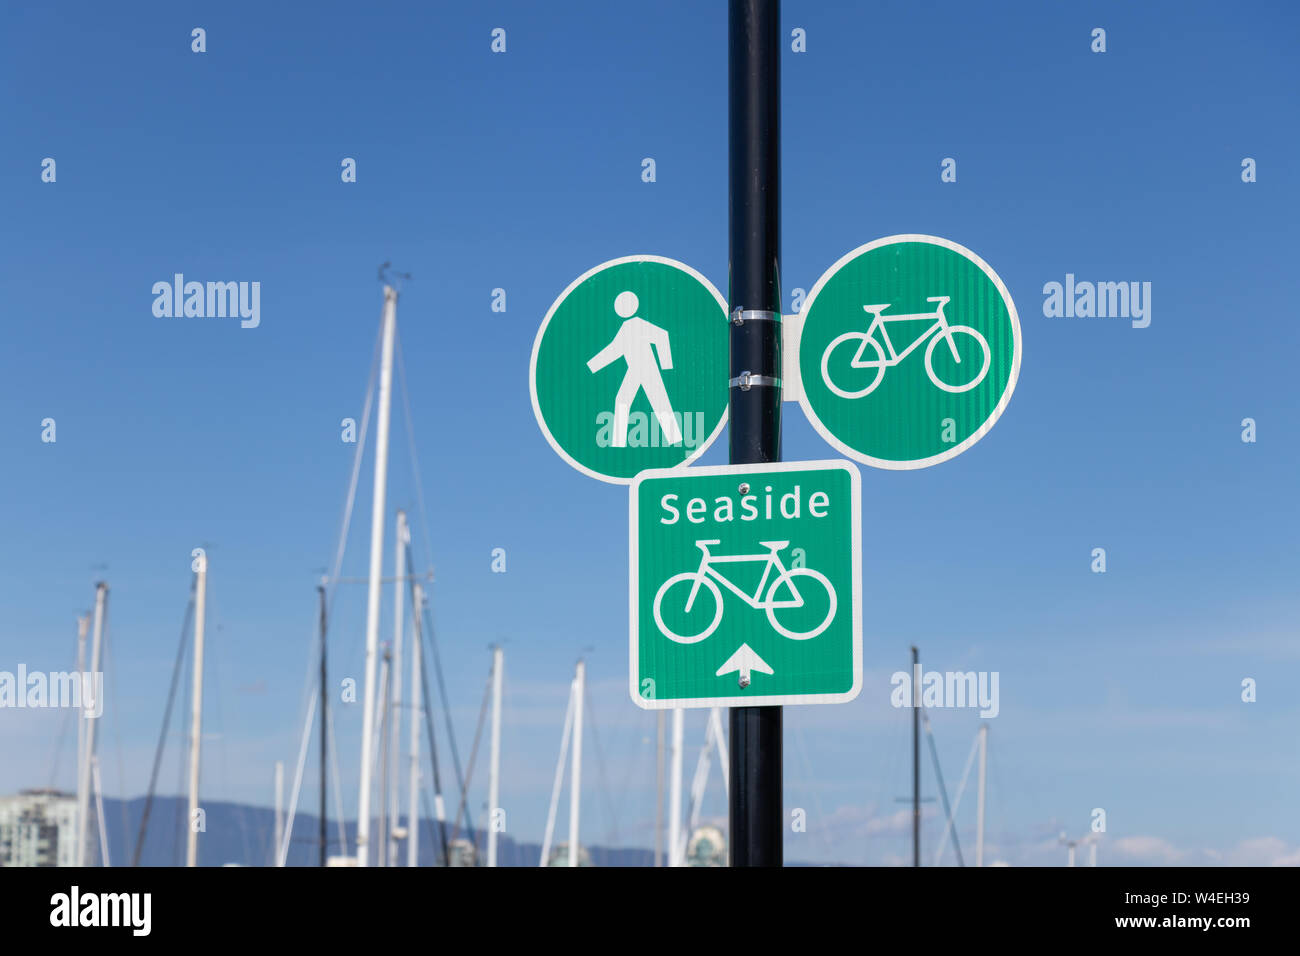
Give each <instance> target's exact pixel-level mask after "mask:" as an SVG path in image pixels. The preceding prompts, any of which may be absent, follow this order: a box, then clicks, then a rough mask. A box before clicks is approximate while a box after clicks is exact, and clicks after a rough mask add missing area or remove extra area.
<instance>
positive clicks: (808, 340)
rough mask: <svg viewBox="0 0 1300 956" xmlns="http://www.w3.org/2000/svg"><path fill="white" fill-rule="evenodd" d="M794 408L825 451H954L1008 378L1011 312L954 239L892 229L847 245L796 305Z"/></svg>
mask: <svg viewBox="0 0 1300 956" xmlns="http://www.w3.org/2000/svg"><path fill="white" fill-rule="evenodd" d="M803 312H804V322H803V333H802V337H801V339H800V342H799V373H800V376H801V378H802V380H803V395H802V397H801V398H800V404H801V405H802V406H803V410H804V413H805V414H806V415H807V416H808V420H809V421H810V422H812V424H813V427H814V428H816V429H817V431H818V432H819V433H820V434H821V436H822V437H823V438H825V439H826V440H827V441H828V442H830V443H831V444H832V445H833V446H834V447H835V448H837V449H838V450H839V451H841V452H843V453H844V454H845V455H848V456H849V457H851V458H855V459H857V460H858V461H861V462H863V463H865V464H868V465H873V466H875V467H876V468H889V469H895V470H906V469H912V468H925V467H928V466H930V465H937V464H938V463H939V462H941V461H947V460H948V459H949V458H952V457H953V456H955V455H959V454H961V453H962V452H963V451H965V450H966V449H967V448H970V447H971V446H972V445H974V444H975V443H976V442H977V441H979V440H980V439H981V438H983V437H984V435H986V434H987V433H988V431H989V429H991V428H992V427H993V424H994V423H995V422H996V421H997V420H998V417H999V416H1000V415H1001V414H1002V412H1003V410H1004V409H1005V408H1006V407H1007V403H1008V402H1009V401H1010V400H1011V393H1012V392H1013V391H1014V390H1015V387H1016V379H1017V378H1018V377H1019V374H1020V350H1021V346H1020V319H1019V318H1018V317H1017V315H1016V307H1015V303H1013V302H1012V301H1011V294H1010V293H1009V292H1008V291H1007V287H1006V285H1005V284H1004V283H1003V281H1002V280H1001V279H1000V278H999V277H998V274H997V273H996V272H994V271H993V269H992V268H990V267H989V264H988V263H986V262H985V261H984V260H983V259H981V258H980V257H979V256H977V255H976V254H975V253H973V252H971V251H970V250H969V249H967V248H965V247H964V246H960V245H958V244H957V243H955V242H951V241H949V240H947V239H940V238H938V237H936V236H921V235H904V236H889V237H887V238H885V239H877V240H875V241H874V242H869V243H867V244H866V245H864V246H859V247H858V248H857V249H854V250H853V251H852V252H850V253H849V254H848V255H846V256H844V257H843V258H842V259H840V260H839V262H837V263H835V265H833V266H831V267H830V269H828V270H827V271H826V273H825V275H823V276H822V277H821V278H820V279H818V280H817V284H816V285H815V286H814V287H813V290H812V293H811V294H810V295H809V296H808V299H807V301H806V303H805V305H804V309H803Z"/></svg>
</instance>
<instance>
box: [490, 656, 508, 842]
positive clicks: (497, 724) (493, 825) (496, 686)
mask: <svg viewBox="0 0 1300 956" xmlns="http://www.w3.org/2000/svg"><path fill="white" fill-rule="evenodd" d="M504 664H505V651H504V650H502V649H501V647H499V646H497V647H494V648H492V757H491V764H490V765H489V767H488V833H487V865H488V866H496V865H497V821H496V816H497V807H498V806H500V803H501V668H502V667H503V666H504Z"/></svg>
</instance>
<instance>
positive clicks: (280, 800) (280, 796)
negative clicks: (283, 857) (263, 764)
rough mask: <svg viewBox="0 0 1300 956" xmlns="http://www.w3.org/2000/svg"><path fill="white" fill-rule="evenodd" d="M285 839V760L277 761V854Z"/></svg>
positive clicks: (277, 855)
mask: <svg viewBox="0 0 1300 956" xmlns="http://www.w3.org/2000/svg"><path fill="white" fill-rule="evenodd" d="M283 839H284V761H283V760H277V761H276V762H275V855H276V857H279V855H280V843H281V841H282V840H283Z"/></svg>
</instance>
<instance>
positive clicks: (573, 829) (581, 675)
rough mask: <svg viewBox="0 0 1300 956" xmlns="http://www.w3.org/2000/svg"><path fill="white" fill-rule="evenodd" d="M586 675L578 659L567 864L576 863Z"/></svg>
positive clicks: (575, 684) (574, 693)
mask: <svg viewBox="0 0 1300 956" xmlns="http://www.w3.org/2000/svg"><path fill="white" fill-rule="evenodd" d="M586 677H587V663H586V661H578V671H577V674H576V675H575V676H574V678H573V764H572V765H571V767H570V770H571V772H572V777H571V779H570V780H569V866H577V865H578V849H579V847H580V846H581V844H580V843H579V842H578V823H579V815H578V810H579V808H580V807H581V796H582V699H583V697H584V696H585V694H584V685H585V684H586Z"/></svg>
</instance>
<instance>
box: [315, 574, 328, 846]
mask: <svg viewBox="0 0 1300 956" xmlns="http://www.w3.org/2000/svg"><path fill="white" fill-rule="evenodd" d="M316 590H317V591H318V592H319V593H320V865H321V866H324V865H325V863H326V859H327V856H328V843H327V842H326V833H327V832H328V831H327V827H326V826H325V811H326V807H325V770H326V768H327V767H328V764H327V763H326V758H325V754H326V749H325V745H326V733H327V729H328V727H329V709H328V708H329V699H330V698H329V691H328V685H327V683H326V680H327V678H326V672H325V647H326V644H325V621H326V613H325V586H324V585H321V586H320V587H318V588H317V589H316Z"/></svg>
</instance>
